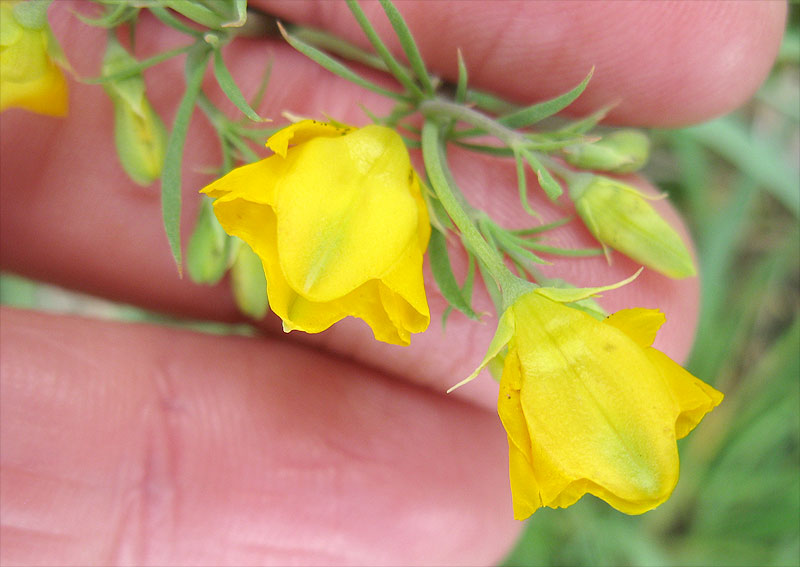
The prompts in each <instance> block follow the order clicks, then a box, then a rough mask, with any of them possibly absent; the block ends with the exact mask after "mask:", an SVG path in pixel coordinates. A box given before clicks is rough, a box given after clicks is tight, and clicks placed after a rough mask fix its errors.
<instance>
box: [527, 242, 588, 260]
mask: <svg viewBox="0 0 800 567" xmlns="http://www.w3.org/2000/svg"><path fill="white" fill-rule="evenodd" d="M527 246H528V248H530V249H532V250H536V251H537V252H544V253H545V254H553V255H556V256H565V257H568V258H588V257H590V256H600V255H602V254H603V249H602V248H559V247H558V246H548V245H546V244H540V243H538V242H531V241H528V243H527Z"/></svg>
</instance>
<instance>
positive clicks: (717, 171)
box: [504, 4, 800, 567]
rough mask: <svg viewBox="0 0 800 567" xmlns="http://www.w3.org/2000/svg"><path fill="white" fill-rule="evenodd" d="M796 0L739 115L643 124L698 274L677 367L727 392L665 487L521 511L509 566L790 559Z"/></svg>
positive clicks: (798, 456) (796, 398) (797, 403)
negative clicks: (662, 499) (691, 340)
mask: <svg viewBox="0 0 800 567" xmlns="http://www.w3.org/2000/svg"><path fill="white" fill-rule="evenodd" d="M799 8H800V5H798V4H794V5H793V6H792V7H791V15H790V21H789V26H788V30H787V34H786V36H785V38H784V42H783V45H782V48H781V52H780V56H779V58H778V60H777V62H776V64H775V67H774V69H773V70H772V73H771V75H770V77H769V79H768V80H767V81H766V82H765V84H764V85H763V86H762V88H761V89H760V90H759V91H758V93H757V94H756V95H755V97H754V98H753V100H752V101H751V102H750V103H749V104H747V105H746V106H745V107H743V108H741V109H739V110H738V111H737V112H735V113H733V114H730V115H728V116H725V117H723V118H720V119H717V120H714V121H712V122H709V123H707V124H702V125H699V126H695V127H692V128H686V129H682V130H672V131H659V132H654V133H653V139H654V142H655V151H654V155H653V157H652V159H651V162H650V164H649V166H648V169H647V170H646V171H645V173H646V174H647V175H648V176H649V177H650V178H651V179H653V180H654V181H655V182H656V183H657V184H658V185H659V186H660V187H661V188H662V189H664V190H665V191H667V192H668V193H669V195H670V197H671V198H672V200H673V201H674V202H675V203H676V204H677V206H678V207H679V208H680V209H681V210H682V211H683V212H684V214H685V215H686V218H687V219H688V221H689V223H690V228H691V231H692V234H693V235H694V237H695V239H696V243H697V246H698V254H699V262H700V271H701V273H702V294H703V302H702V311H701V320H700V328H699V329H698V334H697V339H696V342H695V345H694V349H693V351H692V356H691V358H690V360H689V364H688V366H687V368H688V369H689V370H690V371H691V372H692V373H693V374H695V375H696V376H698V377H700V378H701V379H703V380H704V381H706V382H709V383H710V384H712V385H714V386H715V387H717V388H718V389H720V390H722V391H723V392H724V393H725V396H726V397H725V400H724V401H723V403H722V405H721V406H720V407H719V408H717V409H715V410H714V412H712V413H711V414H709V415H708V416H707V417H706V418H705V420H704V421H703V422H702V423H701V424H700V426H699V427H698V428H697V429H696V430H695V431H694V432H692V434H691V435H689V437H687V438H686V439H684V440H682V441H680V442H679V446H680V453H681V480H680V481H679V483H678V487H677V489H676V490H675V493H674V494H673V496H672V498H671V499H670V500H668V501H667V502H666V503H665V504H663V505H662V506H661V507H659V508H658V509H656V510H654V511H652V512H648V513H647V514H645V515H643V516H626V515H624V514H621V513H619V512H617V511H615V510H613V509H612V508H610V507H609V506H608V505H606V504H605V503H603V502H601V501H599V500H597V499H595V498H594V497H591V496H586V497H584V498H583V499H582V500H581V501H579V502H578V503H577V504H576V505H574V506H571V507H570V508H567V509H564V510H551V509H542V510H539V511H537V512H536V513H535V514H534V515H533V516H532V517H531V519H530V520H528V521H527V525H526V528H525V533H524V535H523V537H522V539H521V540H520V541H519V543H518V545H517V547H516V549H514V550H513V552H512V553H511V554H510V555H509V556H508V557H507V558H506V559H505V561H504V564H505V565H507V566H522V565H570V566H572V565H574V566H582V565H587V566H588V565H591V566H623V565H632V566H655V565H664V566H672V565H681V566H690V565H696V566H716V565H719V566H736V565H741V566H748V567H749V566H770V565H787V566H792V565H793V566H797V565H800V322H799V321H800V320H799V319H798V303H799V302H798V284H800V231H799V230H798V212H799V211H800V173H798V171H799V170H800V165H798V161H800V25H798V20H800V9H799Z"/></svg>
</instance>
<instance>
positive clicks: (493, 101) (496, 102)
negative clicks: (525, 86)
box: [466, 89, 519, 114]
mask: <svg viewBox="0 0 800 567" xmlns="http://www.w3.org/2000/svg"><path fill="white" fill-rule="evenodd" d="M466 102H467V103H469V104H471V105H473V106H475V107H477V108H480V109H481V110H484V111H486V112H491V113H492V114H508V113H511V112H515V111H517V110H519V106H517V105H516V104H513V103H510V102H508V101H507V100H503V99H502V98H500V97H497V96H495V95H493V94H490V93H486V92H483V91H479V90H476V89H467V99H466Z"/></svg>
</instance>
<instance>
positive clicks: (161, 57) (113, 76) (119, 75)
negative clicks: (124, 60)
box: [82, 44, 195, 85]
mask: <svg viewBox="0 0 800 567" xmlns="http://www.w3.org/2000/svg"><path fill="white" fill-rule="evenodd" d="M194 46H195V44H191V45H184V46H183V47H177V48H175V49H170V50H169V51H164V52H163V53H159V54H158V55H154V56H153V57H149V58H147V59H143V60H142V61H137V62H136V63H134V64H131V65H128V66H127V67H125V68H124V69H121V70H119V71H116V72H114V73H109V74H108V75H104V76H101V77H93V78H91V79H82V82H84V83H87V84H90V85H97V84H101V83H108V82H113V81H122V80H123V79H128V78H130V77H133V76H135V75H139V74H140V73H141V72H142V71H144V70H145V69H147V68H149V67H152V66H153V65H158V64H159V63H161V62H162V61H166V60H167V59H170V58H172V57H175V56H176V55H181V54H182V53H186V52H187V51H189V50H190V49H192V48H193V47H194Z"/></svg>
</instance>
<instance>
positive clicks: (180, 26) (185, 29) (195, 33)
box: [147, 4, 203, 39]
mask: <svg viewBox="0 0 800 567" xmlns="http://www.w3.org/2000/svg"><path fill="white" fill-rule="evenodd" d="M147 9H148V10H150V13H151V14H153V15H154V16H155V17H156V18H158V19H159V20H160V21H161V23H163V24H165V25H167V26H169V27H171V28H172V29H174V30H177V31H179V32H182V33H185V34H187V35H190V36H192V37H195V38H198V39H200V38H202V37H203V32H202V31H200V30H196V29H194V28H193V27H190V26H187V25H186V24H184V23H183V22H182V21H180V20H179V19H178V18H176V17H175V16H173V15H172V14H170V13H169V10H167V9H166V8H164V6H162V5H160V4H148V5H147Z"/></svg>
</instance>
